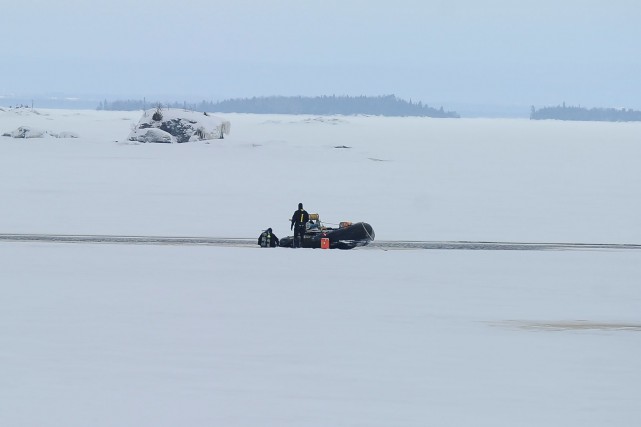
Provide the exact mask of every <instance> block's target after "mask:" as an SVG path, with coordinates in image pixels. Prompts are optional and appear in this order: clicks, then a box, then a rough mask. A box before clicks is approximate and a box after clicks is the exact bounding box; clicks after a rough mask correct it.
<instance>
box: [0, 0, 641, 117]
mask: <svg viewBox="0 0 641 427" xmlns="http://www.w3.org/2000/svg"><path fill="white" fill-rule="evenodd" d="M3 15H4V17H5V21H6V23H5V24H4V25H3V30H4V33H5V37H4V38H3V41H2V42H0V43H1V47H2V51H3V54H4V61H3V62H4V63H5V65H4V67H3V69H2V71H1V72H0V73H1V79H0V82H1V83H0V84H1V85H2V86H0V95H1V96H4V97H5V99H7V98H11V97H14V98H19V97H27V98H28V97H30V96H35V95H39V96H59V97H79V98H91V97H94V98H95V99H103V98H105V97H107V98H109V99H112V100H115V99H120V98H143V97H147V98H148V99H156V98H158V99H163V100H176V101H180V100H186V101H196V100H203V99H204V100H214V101H216V100H223V99H229V98H242V97H252V96H271V95H284V96H296V95H301V96H320V95H332V94H335V95H350V96H358V95H368V96H378V95H385V94H394V95H396V96H398V97H400V98H403V99H413V100H415V101H422V102H423V103H425V104H428V105H431V106H436V107H438V106H440V105H443V106H444V107H445V108H446V109H454V110H457V109H458V110H460V109H461V107H462V106H475V105H476V106H485V108H487V107H488V106H502V107H510V106H512V107H514V108H521V107H524V106H529V105H535V106H537V107H541V106H546V105H557V104H560V103H561V102H567V103H568V104H572V105H584V106H589V107H615V108H620V107H625V108H635V109H639V108H641V85H639V84H638V83H639V82H638V79H639V77H638V76H639V75H641V60H640V59H639V58H641V47H640V46H639V44H638V40H639V39H640V38H641V27H639V26H638V22H640V21H641V8H640V7H638V4H637V2H636V1H632V0H613V1H611V2H608V3H607V4H605V3H603V2H601V1H596V0H584V1H578V0H566V1H563V2H562V3H559V2H557V1H552V0H541V1H539V2H537V3H528V4H522V3H520V2H518V3H517V2H512V1H508V0H489V1H472V0H460V1H436V0H434V1H430V0H428V1H403V0H401V1H400V2H394V3H385V4H381V3H376V4H375V5H373V4H372V3H371V2H366V1H360V0H359V1H349V2H339V1H335V0H327V1H325V2H322V3H307V2H300V1H292V0H282V1H272V2H259V1H239V2H219V1H205V0H186V1H185V2H182V3H180V4H178V3H175V2H169V1H166V0H156V1H154V2H153V4H147V3H143V2H135V3H133V4H132V3H131V2H128V1H125V0H113V1H111V2H103V3H84V2H75V1H72V0H60V1H58V2H55V3H50V2H46V1H44V0H33V1H29V2H23V3H13V4H7V5H3Z"/></svg>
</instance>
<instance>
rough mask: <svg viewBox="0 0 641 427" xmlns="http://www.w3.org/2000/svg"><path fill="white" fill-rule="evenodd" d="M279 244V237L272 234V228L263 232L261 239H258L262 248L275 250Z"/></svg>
mask: <svg viewBox="0 0 641 427" xmlns="http://www.w3.org/2000/svg"><path fill="white" fill-rule="evenodd" d="M278 243H279V242H278V237H276V235H275V234H274V233H272V229H271V228H268V229H267V230H265V231H263V232H262V233H261V234H260V237H258V244H259V245H260V247H261V248H275V247H276V246H278Z"/></svg>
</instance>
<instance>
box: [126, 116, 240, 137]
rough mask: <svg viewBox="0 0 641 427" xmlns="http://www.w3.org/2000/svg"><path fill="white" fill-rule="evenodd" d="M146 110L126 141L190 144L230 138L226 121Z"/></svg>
mask: <svg viewBox="0 0 641 427" xmlns="http://www.w3.org/2000/svg"><path fill="white" fill-rule="evenodd" d="M160 114H161V116H162V117H158V114H157V111H156V110H147V111H145V113H144V114H143V116H142V118H141V119H140V121H139V122H138V124H137V125H136V126H135V128H134V129H133V130H132V132H131V133H130V134H129V137H128V138H127V139H128V140H129V141H138V142H164V143H174V142H178V143H181V142H190V141H203V140H209V139H223V137H224V135H227V134H229V131H230V128H231V124H230V123H229V121H226V120H223V119H221V118H219V117H215V116H211V115H209V114H208V113H199V112H196V111H187V110H180V109H165V110H162V111H160Z"/></svg>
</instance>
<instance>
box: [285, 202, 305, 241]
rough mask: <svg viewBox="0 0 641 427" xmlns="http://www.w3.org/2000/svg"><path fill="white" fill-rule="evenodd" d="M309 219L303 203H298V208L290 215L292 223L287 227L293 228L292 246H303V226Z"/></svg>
mask: <svg viewBox="0 0 641 427" xmlns="http://www.w3.org/2000/svg"><path fill="white" fill-rule="evenodd" d="M308 221H309V214H308V213H307V211H306V210H305V209H303V204H302V203H299V204H298V210H296V211H295V212H294V215H292V224H291V226H290V227H289V228H290V229H293V230H294V247H295V248H302V247H303V238H304V237H305V227H306V225H307V222H308Z"/></svg>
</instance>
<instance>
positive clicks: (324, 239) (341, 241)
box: [280, 214, 375, 249]
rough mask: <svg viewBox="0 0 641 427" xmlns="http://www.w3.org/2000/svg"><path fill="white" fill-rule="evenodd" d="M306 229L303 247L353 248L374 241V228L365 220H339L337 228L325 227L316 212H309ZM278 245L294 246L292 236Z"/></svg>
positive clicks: (283, 239)
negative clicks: (354, 221)
mask: <svg viewBox="0 0 641 427" xmlns="http://www.w3.org/2000/svg"><path fill="white" fill-rule="evenodd" d="M309 219H310V220H309V222H308V223H307V231H306V232H305V238H304V239H303V247H304V248H323V247H325V248H327V249H353V248H355V247H357V246H365V245H367V244H369V243H370V242H373V241H374V237H375V234H374V229H373V228H372V226H371V225H369V224H368V223H366V222H356V223H351V222H349V221H344V222H341V223H340V224H339V226H338V228H332V227H327V226H326V225H325V224H323V223H322V222H321V221H320V219H319V217H318V214H310V215H309ZM280 246H281V247H286V248H291V247H293V246H294V236H287V237H283V238H282V239H280Z"/></svg>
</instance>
